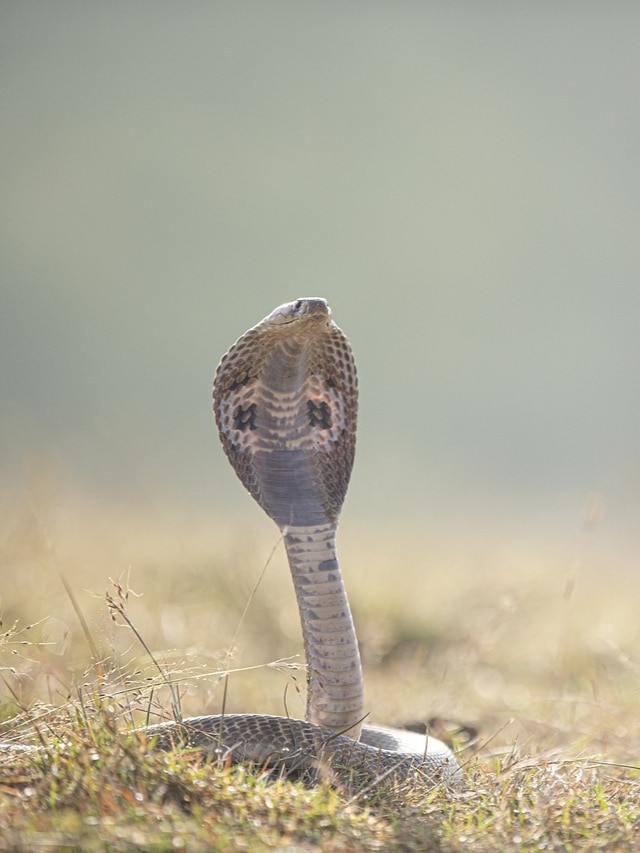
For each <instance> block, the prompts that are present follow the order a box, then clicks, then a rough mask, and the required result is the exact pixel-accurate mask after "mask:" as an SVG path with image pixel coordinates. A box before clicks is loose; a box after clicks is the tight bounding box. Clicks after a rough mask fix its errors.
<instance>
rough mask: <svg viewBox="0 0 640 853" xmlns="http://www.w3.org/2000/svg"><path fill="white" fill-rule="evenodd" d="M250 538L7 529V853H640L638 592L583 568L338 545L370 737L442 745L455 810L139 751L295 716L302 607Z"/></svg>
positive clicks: (137, 522) (151, 527) (392, 535)
mask: <svg viewBox="0 0 640 853" xmlns="http://www.w3.org/2000/svg"><path fill="white" fill-rule="evenodd" d="M98 519H99V521H98ZM262 529H264V531H265V533H262V532H261V533H255V535H253V539H252V540H251V541H250V540H249V539H248V538H247V535H246V533H244V534H241V533H240V531H228V530H227V531H225V530H223V529H221V530H208V529H207V528H206V527H205V526H203V525H199V524H196V523H190V524H188V525H183V526H180V525H178V524H177V523H176V522H175V521H173V520H166V519H163V520H162V523H160V522H159V521H158V520H157V519H156V520H155V521H154V522H152V521H149V520H144V519H141V518H133V517H131V516H128V517H121V518H115V517H105V516H104V515H103V514H97V513H86V514H84V515H83V514H78V513H70V514H69V515H68V516H67V517H66V518H64V517H63V516H62V515H61V514H60V513H58V514H56V515H53V514H52V515H51V516H50V517H46V513H43V512H42V510H40V511H38V512H37V513H36V512H33V511H31V510H24V511H23V510H22V509H21V510H19V511H18V510H16V511H15V513H13V514H12V515H10V516H8V517H7V518H5V520H4V527H3V536H2V551H1V557H2V562H3V567H4V571H3V579H4V580H3V589H2V606H3V620H4V624H3V628H2V631H3V632H4V633H3V634H2V638H1V639H2V643H1V645H0V666H1V667H2V670H1V675H2V680H3V691H2V706H1V708H0V719H1V720H2V721H3V724H2V731H1V732H0V740H3V741H13V742H20V743H27V742H31V743H35V744H38V745H40V747H41V748H40V750H39V751H38V752H37V753H35V754H29V753H8V752H5V754H4V755H2V756H1V757H0V849H7V848H11V849H20V848H22V849H30V850H38V849H47V850H51V849H74V848H75V849H83V850H103V849H110V850H133V849H140V850H143V849H144V850H165V849H166V850H175V849H181V848H184V849H188V850H200V849H201V850H228V849H240V850H242V849H247V850H260V849H289V850H292V849H294V850H305V851H306V850H316V849H321V850H335V851H349V850H394V849H395V850H405V851H406V850H443V851H461V850H486V851H495V850H501V851H502V850H504V851H510V850H520V849H544V850H575V849H609V850H634V849H638V848H639V847H640V796H639V795H640V773H639V771H638V770H637V769H635V768H636V765H638V763H639V756H638V752H639V751H640V715H639V714H638V702H639V699H640V689H639V688H640V663H639V660H640V654H639V652H640V629H639V628H638V624H639V623H640V620H638V618H637V601H638V593H639V592H640V579H638V578H637V577H636V576H635V574H634V573H632V572H625V571H624V568H622V567H619V566H618V567H617V568H614V567H612V566H611V565H610V564H609V563H608V562H607V561H606V560H605V559H604V558H603V557H601V556H598V555H597V554H595V553H594V552H591V551H589V548H588V547H587V548H586V549H585V547H582V546H581V547H582V551H583V560H582V563H581V564H579V565H578V564H577V563H576V561H575V555H573V554H571V553H568V554H563V553H561V552H557V553H553V552H548V553H546V554H532V553H530V552H524V553H523V552H520V551H518V549H517V548H516V549H511V550H510V551H502V552H501V553H491V554H486V553H485V554H484V555H482V559H480V555H479V554H478V553H476V552H473V550H467V551H465V552H461V553H459V554H456V555H455V556H453V555H452V553H451V552H450V551H447V549H446V547H443V546H442V545H437V544H434V543H429V542H422V541H419V540H417V539H415V538H414V539H413V540H411V539H409V540H408V539H407V537H406V535H404V533H405V532H404V531H399V530H398V531H395V530H392V531H389V532H388V533H387V534H384V533H383V532H378V533H377V534H376V541H375V542H374V543H373V545H372V544H371V531H367V532H366V535H365V534H364V533H363V531H358V530H353V531H352V532H351V533H350V534H349V536H348V537H347V534H346V531H345V535H344V537H343V539H342V540H341V542H340V545H341V554H342V561H343V571H344V572H345V576H346V581H347V585H348V588H349V592H350V597H351V599H352V603H353V609H354V614H355V619H356V623H357V626H358V631H359V637H360V642H361V647H362V656H363V661H364V666H365V680H366V686H367V706H368V707H369V708H370V709H371V710H372V718H374V719H375V720H376V721H379V722H387V723H398V722H402V721H413V720H415V721H422V722H424V721H429V723H430V726H431V730H432V731H434V733H437V734H439V735H442V736H444V737H453V738H454V739H456V740H457V744H458V748H459V749H460V757H461V761H462V762H463V763H464V765H465V774H466V778H467V789H466V791H464V792H461V793H457V794H452V793H450V792H446V791H444V790H442V789H435V790H431V789H429V787H428V786H426V785H425V786H419V785H416V786H414V787H408V786H404V787H403V788H402V789H390V788H388V787H386V788H385V787H384V786H383V787H382V788H381V789H380V790H367V791H365V792H358V791H354V790H350V791H345V790H339V789H337V790H334V789H332V788H330V787H329V786H328V785H327V784H323V785H320V786H317V787H315V788H305V787H304V786H303V785H302V784H301V783H299V782H295V781H289V780H284V779H274V778H271V777H270V776H269V775H268V774H266V773H261V772H260V770H259V769H258V770H256V769H253V770H249V769H247V768H238V767H229V766H226V765H223V766H220V765H219V764H217V763H215V762H205V761H203V760H202V759H201V758H200V757H199V756H198V755H195V754H192V753H184V754H163V753H158V752H156V751H153V750H152V749H150V748H149V744H148V743H147V742H146V740H145V739H143V738H140V737H139V736H138V735H136V734H135V733H133V732H132V729H133V728H135V726H138V725H143V724H145V723H146V722H147V721H151V722H155V721H157V720H159V719H167V718H170V717H171V716H172V715H173V713H174V710H173V709H174V707H175V706H179V707H180V709H181V712H182V713H184V714H201V713H217V712H219V711H220V710H221V708H222V707H223V706H224V707H225V708H226V710H227V711H229V712H232V711H249V712H257V711H264V712H268V713H289V714H291V715H293V716H302V715H303V713H304V672H303V670H302V669H301V668H300V658H299V657H298V656H299V655H300V653H301V648H300V634H299V627H298V620H297V613H296V609H295V601H294V597H293V593H292V591H291V589H290V581H289V579H288V576H287V569H286V563H285V560H284V556H283V555H282V554H281V553H280V552H278V553H276V555H275V556H274V558H273V560H272V561H271V563H270V564H269V566H268V567H267V569H266V572H264V577H262V580H260V578H261V576H262V574H263V570H264V567H265V562H266V561H267V558H268V556H269V553H270V551H271V548H272V546H273V542H274V541H275V536H273V535H272V536H271V539H269V531H270V530H271V528H270V526H265V527H264V528H261V530H262ZM362 541H369V543H370V544H369V547H368V549H367V550H366V551H364V552H363V550H362V548H361V546H360V543H361V542H362ZM398 543H404V544H403V545H402V546H399V544H398ZM587 544H588V543H587ZM582 545H583V546H584V543H582ZM390 567H391V569H392V571H391V572H390V571H389V569H390ZM256 585H257V589H255V592H254V588H255V587H256ZM247 605H248V607H247ZM169 682H170V684H171V686H170V687H169V686H168V683H169Z"/></svg>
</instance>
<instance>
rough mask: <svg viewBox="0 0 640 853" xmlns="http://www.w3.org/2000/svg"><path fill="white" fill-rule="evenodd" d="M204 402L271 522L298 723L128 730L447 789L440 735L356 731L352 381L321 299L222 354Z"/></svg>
mask: <svg viewBox="0 0 640 853" xmlns="http://www.w3.org/2000/svg"><path fill="white" fill-rule="evenodd" d="M213 409H214V414H215V420H216V424H217V427H218V432H219V437H220V441H221V444H222V447H223V449H224V452H225V454H226V456H227V458H228V459H229V461H230V463H231V465H232V467H233V469H234V471H235V473H236V474H237V476H238V478H239V480H240V481H241V483H242V484H243V486H244V487H245V489H246V490H247V491H248V492H249V493H250V494H251V495H252V497H253V498H254V499H255V501H256V502H257V503H258V504H259V506H260V507H262V509H263V510H264V511H265V512H266V513H267V515H268V516H269V517H270V518H271V519H272V520H273V521H274V522H275V523H276V525H277V526H278V528H279V530H280V532H281V536H282V539H283V541H284V546H285V550H286V554H287V559H288V564H289V568H290V572H291V577H292V580H293V585H294V589H295V594H296V600H297V604H298V609H299V615H300V623H301V627H302V636H303V644H304V651H305V658H306V667H307V705H306V714H305V719H304V720H296V719H292V718H290V717H287V716H275V715H269V714H215V715H206V716H200V717H190V718H185V719H182V720H178V721H170V722H162V723H158V724H156V725H151V726H147V727H145V728H144V729H142V730H140V731H142V732H143V733H144V735H145V736H146V737H148V738H150V739H151V740H152V741H153V744H154V746H156V747H158V748H161V749H165V750H167V749H174V748H181V749H184V748H187V749H195V750H198V751H200V752H201V753H204V754H205V755H207V756H212V757H215V758H217V759H221V760H224V761H229V762H231V763H251V764H254V765H258V766H260V767H265V768H270V769H271V770H274V769H275V770H278V769H279V770H281V771H282V772H285V773H287V774H289V773H293V772H300V773H301V774H303V775H304V776H305V777H309V776H310V777H311V778H312V779H313V780H316V779H319V778H321V779H329V780H330V781H335V782H336V783H338V784H349V785H353V784H354V780H355V784H357V785H359V786H363V785H364V786H375V785H376V784H378V783H380V782H381V781H382V780H385V779H391V780H392V781H396V782H404V781H406V780H407V779H411V778H415V777H418V776H420V777H421V778H423V779H426V780H428V781H430V782H434V783H440V782H442V783H445V784H447V785H449V786H452V787H460V786H461V785H462V782H463V779H462V771H461V769H460V766H459V763H458V761H457V760H456V758H455V756H454V754H453V752H452V750H451V749H450V748H449V747H448V746H447V745H446V744H444V743H443V742H441V741H440V740H438V739H436V738H433V737H430V736H427V737H425V736H423V735H419V734H416V733H413V732H408V731H404V730H402V729H394V728H390V727H386V726H376V725H369V724H367V725H365V724H364V720H365V719H366V718H367V712H366V708H365V699H364V684H363V673H362V664H361V660H360V653H359V649H358V641H357V636H356V631H355V627H354V622H353V618H352V615H351V610H350V606H349V600H348V598H347V593H346V589H345V585H344V582H343V578H342V574H341V569H340V564H339V561H338V555H337V549H336V535H337V528H338V520H339V516H340V512H341V509H342V505H343V502H344V499H345V496H346V493H347V487H348V485H349V480H350V477H351V471H352V468H353V462H354V455H355V443H356V426H357V415H358V379H357V372H356V366H355V360H354V356H353V352H352V349H351V346H350V344H349V341H348V339H347V337H346V336H345V334H344V333H343V332H342V331H341V329H340V328H339V327H338V326H337V325H336V324H335V322H334V321H333V319H332V314H331V310H330V308H329V305H328V303H327V301H326V300H325V299H323V298H320V297H306V298H301V299H297V300H295V301H293V302H288V303H286V304H284V305H280V306H279V307H277V308H276V309H275V310H273V311H272V312H271V313H270V314H269V315H268V316H267V317H265V318H264V319H263V320H261V321H260V322H259V323H258V324H257V325H255V326H253V327H251V328H250V329H249V330H248V331H246V332H245V333H244V334H243V335H241V336H240V338H238V340H237V341H236V342H235V343H234V344H233V346H231V348H230V349H229V350H228V351H227V352H226V354H225V355H224V356H223V357H222V359H221V361H220V363H219V365H218V368H217V370H216V374H215V379H214V384H213Z"/></svg>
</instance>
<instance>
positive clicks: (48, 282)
mask: <svg viewBox="0 0 640 853" xmlns="http://www.w3.org/2000/svg"><path fill="white" fill-rule="evenodd" d="M639 27H640V8H639V7H638V6H637V5H636V4H632V3H618V4H614V5H610V4H600V3H595V2H581V3H565V4H562V5H560V6H557V5H556V6H553V5H549V4H512V3H506V2H485V3H482V4H475V3H462V4H457V3H456V4H454V3H444V2H443V3H429V4H422V3H413V2H406V3H394V4H384V3H363V2H351V3H348V4H345V3H340V2H322V3H313V2H312V3H304V4H299V3H291V2H289V3H287V2H272V3H268V4H265V3H259V2H243V3H222V2H206V3H205V2H190V3H182V4H178V3H170V2H161V1H159V0H154V1H153V2H144V0H139V2H137V3H135V4H129V3H109V4H98V3H89V4H87V3H79V2H67V0H59V2H57V3H55V4H51V3H47V2H28V3H3V4H2V5H1V6H0V103H1V111H0V113H1V118H0V121H1V130H0V140H1V143H0V144H1V150H2V157H1V159H0V171H1V174H0V194H1V198H2V204H1V205H0V241H1V243H0V246H1V249H0V288H1V308H0V352H1V363H2V369H1V370H0V398H1V401H2V402H1V411H0V458H1V472H0V477H1V481H0V489H1V497H2V504H3V514H4V517H5V519H4V527H5V528H6V530H8V531H11V530H14V529H15V524H16V523H17V522H16V519H19V517H20V514H21V512H22V509H21V507H22V508H23V507H25V506H30V507H32V508H33V507H36V510H37V513H40V517H41V518H42V517H43V516H47V517H48V518H49V521H50V522H51V518H52V517H53V516H55V515H56V514H58V515H60V514H62V515H64V514H66V517H67V518H68V519H70V520H71V521H70V524H71V525H72V526H73V524H74V523H76V524H78V526H80V525H81V523H80V522H74V521H73V519H79V518H80V517H81V516H80V515H79V513H87V512H88V511H89V508H93V509H94V510H95V515H96V517H100V516H101V515H102V514H103V513H107V512H115V513H116V514H117V513H120V514H122V515H127V514H129V513H138V514H140V516H144V517H146V518H150V519H151V525H152V527H153V525H154V524H156V525H157V526H158V527H160V526H161V525H165V524H166V523H167V519H171V518H174V517H175V518H177V517H181V518H187V519H200V520H201V522H202V524H204V525H206V524H207V523H209V522H211V523H212V524H213V523H215V524H217V525H220V524H221V523H222V525H224V523H225V521H226V520H228V521H229V523H230V524H238V525H244V526H245V530H249V531H254V530H259V531H268V533H269V535H272V536H273V537H274V538H275V528H273V525H272V523H271V522H269V521H268V519H266V518H264V519H263V518H261V514H260V512H259V510H258V509H257V508H256V507H255V506H254V505H253V503H252V501H251V498H249V497H248V496H247V495H246V494H245V493H244V490H243V489H242V488H241V486H240V485H239V483H238V482H237V481H236V478H235V475H234V474H233V472H232V471H231V468H230V466H229V465H228V464H227V462H226V461H225V459H224V457H223V454H222V451H221V449H220V447H219V444H218V440H217V437H216V434H215V429H214V424H213V418H212V415H211V405H210V386H211V380H212V376H213V373H214V369H215V367H216V364H217V362H218V360H219V358H220V356H221V355H222V354H223V353H224V352H225V350H226V349H227V348H228V347H229V346H230V345H231V344H232V343H233V341H234V340H235V339H236V338H237V337H238V336H239V335H240V334H242V333H243V332H244V331H245V330H246V329H247V328H248V327H249V326H251V325H253V324H255V323H256V322H258V321H259V320H260V319H261V318H262V317H264V316H265V315H266V314H267V313H268V312H270V311H271V310H272V309H273V308H274V307H275V306H276V305H278V304H280V303H282V302H286V301H290V300H292V299H295V298H297V297H299V296H307V295H320V296H324V297H325V298H327V299H328V301H329V303H330V305H331V306H332V309H333V313H334V318H335V320H336V322H337V323H338V325H340V326H341V327H342V328H343V329H344V331H345V332H346V333H347V335H348V336H349V338H350V340H351V342H352V345H353V347H354V350H355V354H356V359H357V363H358V368H359V374H360V385H361V407H360V423H359V436H358V451H357V457H356V466H355V469H354V474H353V478H352V486H351V489H350V493H349V495H348V498H347V503H346V506H345V510H344V514H343V530H344V535H345V536H353V537H354V539H353V541H352V543H351V545H350V547H351V548H352V550H353V551H354V552H355V551H356V550H357V547H358V545H357V542H358V541H361V540H360V539H356V537H362V536H363V535H364V534H366V531H367V529H373V525H375V529H376V530H377V531H380V530H387V531H388V532H389V535H390V537H391V538H393V537H394V536H396V535H399V534H396V532H395V531H399V530H400V527H399V526H398V525H400V524H406V523H407V522H408V523H409V525H410V527H411V528H412V529H413V530H414V531H416V532H417V534H419V535H420V536H424V537H428V538H432V539H433V540H434V541H435V540H436V539H437V540H438V541H440V542H441V543H444V544H443V547H444V548H445V549H446V551H447V552H448V553H453V552H456V553H458V552H459V553H465V552H467V551H482V549H488V551H491V549H492V548H499V547H502V546H503V545H505V544H506V543H511V544H514V543H515V544H517V546H518V547H522V548H523V549H525V550H526V549H534V550H535V549H537V548H539V549H543V550H544V549H546V548H556V547H557V548H559V549H560V550H561V551H563V552H566V554H567V555H568V557H571V558H573V557H580V555H581V553H582V552H583V551H584V550H585V548H586V549H587V550H589V553H591V554H593V553H596V552H597V553H598V554H599V555H600V557H599V559H603V560H606V562H607V565H614V564H618V563H620V564H623V563H624V564H625V565H633V564H634V563H635V562H636V561H637V558H638V554H639V553H640V524H639V522H640V394H639V392H638V377H637V374H638V369H639V366H640V334H639V333H638V325H639V319H640V281H639V276H638V274H639V271H640V236H639V235H640V157H639V156H638V151H639V150H640V110H639V109H638V92H639V91H640V89H639V87H640V52H639V51H638V49H637V47H638V43H637V33H638V31H639ZM51 523H53V522H51ZM260 525H263V526H262V527H260ZM348 530H349V531H353V533H347V531H348ZM356 531H357V532H356ZM585 543H586V544H585Z"/></svg>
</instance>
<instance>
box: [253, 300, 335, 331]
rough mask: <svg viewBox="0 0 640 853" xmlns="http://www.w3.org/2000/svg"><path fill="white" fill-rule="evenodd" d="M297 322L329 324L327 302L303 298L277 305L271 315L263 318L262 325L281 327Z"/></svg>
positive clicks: (329, 310)
mask: <svg viewBox="0 0 640 853" xmlns="http://www.w3.org/2000/svg"><path fill="white" fill-rule="evenodd" d="M299 320H307V321H308V320H313V321H316V322H318V321H319V322H322V321H324V322H325V323H329V322H331V308H329V305H328V303H327V300H326V299H322V297H320V296H305V297H303V298H302V299H296V300H295V302H285V304H284V305H278V307H277V308H275V309H274V310H273V311H272V312H271V314H269V315H268V316H267V317H265V318H264V320H263V321H262V324H264V325H265V326H283V325H285V324H287V323H295V322H297V321H299ZM262 324H261V325H262Z"/></svg>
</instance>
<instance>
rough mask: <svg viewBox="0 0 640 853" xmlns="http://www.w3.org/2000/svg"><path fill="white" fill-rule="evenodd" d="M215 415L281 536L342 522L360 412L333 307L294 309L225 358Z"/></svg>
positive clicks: (318, 304) (256, 329)
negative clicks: (301, 528)
mask: <svg viewBox="0 0 640 853" xmlns="http://www.w3.org/2000/svg"><path fill="white" fill-rule="evenodd" d="M213 400H214V412H215V416H216V422H217V425H218V430H219V433H220V437H221V440H222V445H223V447H224V450H225V453H226V454H227V457H228V458H229V461H230V462H231V465H232V466H233V468H234V470H235V472H236V474H237V475H238V476H239V478H240V480H241V481H242V483H243V484H244V486H245V487H246V488H247V489H248V491H249V492H250V493H251V495H252V496H253V497H254V498H255V499H256V500H257V501H258V503H259V504H260V505H261V506H262V508H263V509H264V510H265V511H266V512H267V514H268V515H269V516H270V517H271V518H272V519H273V520H274V521H275V522H276V523H277V524H278V526H279V527H280V528H284V527H286V526H291V525H293V526H300V525H309V524H312V525H313V524H325V523H327V522H336V521H337V519H338V516H339V514H340V510H341V508H342V504H343V501H344V498H345V495H346V492H347V487H348V484H349V479H350V476H351V470H352V467H353V459H354V455H355V436H356V424H357V410H358V384H357V375H356V368H355V362H354V358H353V353H352V351H351V347H350V345H349V342H348V340H347V338H346V336H345V335H344V334H343V332H342V331H341V330H340V329H339V328H338V326H336V324H335V323H334V322H333V320H332V318H331V310H330V308H329V306H328V304H327V302H326V300H324V299H321V298H320V297H307V298H303V299H298V300H296V301H295V302H288V303H286V304H285V305H281V306H279V307H278V308H276V309H275V310H274V311H272V312H271V313H270V314H269V315H268V316H267V317H265V318H264V320H261V321H260V322H259V323H258V324H257V325H255V326H253V327H252V328H251V329H249V330H248V331H247V332H245V334H244V335H242V336H241V337H240V338H239V339H238V340H237V341H236V343H235V344H234V345H233V346H232V347H231V348H230V350H229V351H228V352H227V353H226V355H224V356H223V358H222V360H221V362H220V365H219V367H218V370H217V371H216V378H215V381H214V391H213Z"/></svg>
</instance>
